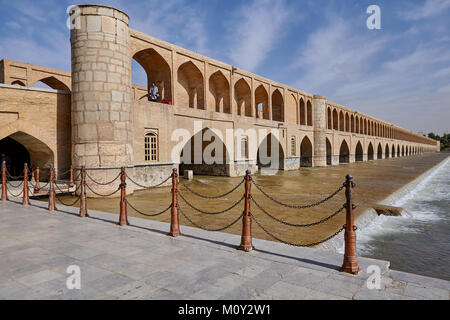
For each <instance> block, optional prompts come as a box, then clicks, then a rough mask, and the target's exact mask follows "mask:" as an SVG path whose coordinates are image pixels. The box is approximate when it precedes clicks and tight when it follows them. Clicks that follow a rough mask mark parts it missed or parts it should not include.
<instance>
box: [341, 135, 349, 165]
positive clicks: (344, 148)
mask: <svg viewBox="0 0 450 320" xmlns="http://www.w3.org/2000/svg"><path fill="white" fill-rule="evenodd" d="M349 162H350V149H349V147H348V144H347V142H346V141H345V140H343V141H342V143H341V147H340V149H339V163H349Z"/></svg>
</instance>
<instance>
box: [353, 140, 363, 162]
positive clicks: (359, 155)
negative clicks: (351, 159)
mask: <svg viewBox="0 0 450 320" xmlns="http://www.w3.org/2000/svg"><path fill="white" fill-rule="evenodd" d="M353 154H354V155H355V161H363V158H364V149H363V145H362V143H361V141H359V140H358V141H357V142H356V145H355V150H354V152H353Z"/></svg>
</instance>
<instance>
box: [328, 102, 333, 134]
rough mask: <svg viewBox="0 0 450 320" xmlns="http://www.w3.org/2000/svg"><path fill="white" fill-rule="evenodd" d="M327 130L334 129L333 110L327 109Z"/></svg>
mask: <svg viewBox="0 0 450 320" xmlns="http://www.w3.org/2000/svg"><path fill="white" fill-rule="evenodd" d="M327 129H329V130H331V129H333V116H332V115H331V108H330V107H328V108H327Z"/></svg>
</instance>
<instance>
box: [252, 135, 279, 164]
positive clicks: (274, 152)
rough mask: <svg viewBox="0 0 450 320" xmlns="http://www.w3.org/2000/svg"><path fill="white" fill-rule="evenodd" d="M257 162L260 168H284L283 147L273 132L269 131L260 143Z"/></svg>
mask: <svg viewBox="0 0 450 320" xmlns="http://www.w3.org/2000/svg"><path fill="white" fill-rule="evenodd" d="M256 162H257V165H258V168H260V169H261V168H264V169H273V170H282V169H284V151H283V147H282V146H281V143H280V141H279V140H278V139H277V138H276V137H275V136H274V135H273V134H272V133H269V134H268V135H267V136H266V137H265V138H264V140H263V141H262V142H261V144H260V145H259V147H258V151H257V159H256Z"/></svg>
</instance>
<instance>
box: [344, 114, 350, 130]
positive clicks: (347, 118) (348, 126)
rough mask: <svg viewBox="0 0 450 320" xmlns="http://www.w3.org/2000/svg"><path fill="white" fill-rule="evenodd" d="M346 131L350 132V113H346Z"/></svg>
mask: <svg viewBox="0 0 450 320" xmlns="http://www.w3.org/2000/svg"><path fill="white" fill-rule="evenodd" d="M345 131H346V132H350V117H349V115H348V112H346V113H345Z"/></svg>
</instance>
